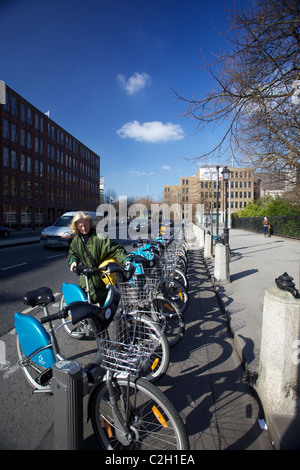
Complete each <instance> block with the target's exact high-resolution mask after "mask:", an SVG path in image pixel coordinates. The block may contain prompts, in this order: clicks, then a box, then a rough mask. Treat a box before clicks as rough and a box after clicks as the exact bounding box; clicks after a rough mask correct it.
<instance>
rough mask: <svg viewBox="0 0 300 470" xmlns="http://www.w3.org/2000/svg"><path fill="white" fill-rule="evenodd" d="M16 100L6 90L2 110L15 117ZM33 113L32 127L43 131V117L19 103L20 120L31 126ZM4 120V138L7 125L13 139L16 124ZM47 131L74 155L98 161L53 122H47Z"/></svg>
mask: <svg viewBox="0 0 300 470" xmlns="http://www.w3.org/2000/svg"><path fill="white" fill-rule="evenodd" d="M17 105H18V102H17V99H16V97H15V96H13V95H11V94H10V93H9V92H8V91H6V104H5V105H4V106H3V108H4V110H5V111H7V112H10V114H11V115H12V116H14V117H17V115H18V108H17ZM33 114H34V128H35V130H36V131H38V132H40V133H42V134H43V133H44V117H43V116H42V115H41V114H39V113H37V112H36V111H33V110H32V108H31V107H30V106H29V105H28V104H25V103H23V102H21V103H20V117H21V122H23V123H24V124H26V125H28V126H33ZM4 121H6V122H5V131H4V132H5V134H4V135H6V138H9V137H7V135H8V134H9V127H10V128H11V129H10V131H11V136H12V138H13V139H16V138H17V129H16V124H14V123H11V124H10V126H9V123H8V121H7V120H4ZM47 131H48V134H47V135H48V138H49V139H51V140H52V141H55V142H56V143H57V144H59V145H61V146H65V148H66V149H68V150H69V151H73V152H74V153H75V154H76V155H79V153H80V156H81V157H82V158H83V159H85V160H86V161H87V162H91V163H92V165H97V161H98V156H96V155H95V154H93V152H91V151H90V150H88V149H87V148H86V147H83V146H82V145H79V143H78V141H76V140H75V139H74V138H72V137H71V136H70V135H68V134H66V133H64V132H63V131H62V130H61V129H60V128H58V127H57V126H55V125H54V124H52V123H50V122H48V124H47ZM13 142H16V140H13Z"/></svg>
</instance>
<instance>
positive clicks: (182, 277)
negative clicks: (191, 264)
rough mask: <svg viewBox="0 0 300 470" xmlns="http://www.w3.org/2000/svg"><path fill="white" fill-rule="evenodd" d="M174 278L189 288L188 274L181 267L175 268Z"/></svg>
mask: <svg viewBox="0 0 300 470" xmlns="http://www.w3.org/2000/svg"><path fill="white" fill-rule="evenodd" d="M174 279H176V281H178V282H180V284H182V285H183V287H185V289H186V290H188V288H189V283H188V280H187V277H186V275H185V274H184V272H183V271H181V269H179V268H175V270H174Z"/></svg>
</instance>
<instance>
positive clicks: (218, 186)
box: [216, 165, 220, 237]
mask: <svg viewBox="0 0 300 470" xmlns="http://www.w3.org/2000/svg"><path fill="white" fill-rule="evenodd" d="M219 168H220V167H219V165H217V166H216V169H217V237H218V235H219V189H220V182H219Z"/></svg>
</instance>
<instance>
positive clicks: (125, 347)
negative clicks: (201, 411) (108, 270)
mask: <svg viewBox="0 0 300 470" xmlns="http://www.w3.org/2000/svg"><path fill="white" fill-rule="evenodd" d="M23 300H24V302H25V304H26V305H30V306H32V307H36V306H41V307H42V308H43V309H44V311H45V313H46V312H47V315H46V316H45V317H44V318H42V319H41V323H40V322H38V320H37V319H36V318H34V317H29V316H26V315H23V314H21V313H19V312H18V313H16V314H15V327H16V331H17V337H18V338H20V341H19V346H20V350H21V351H22V355H21V362H20V365H21V367H22V369H23V372H24V373H25V370H27V367H29V365H30V364H31V363H35V364H38V367H42V366H41V364H39V362H41V353H42V355H43V367H44V369H45V367H47V368H46V369H45V372H46V375H44V373H43V374H40V375H39V378H40V379H42V378H43V386H44V387H48V386H49V387H50V389H49V388H47V390H43V391H47V392H51V386H50V384H49V382H50V381H51V377H50V375H51V374H50V373H49V371H51V370H52V366H53V364H54V362H55V359H56V358H57V357H58V358H61V360H62V359H64V358H62V356H60V355H59V353H58V347H57V348H56V346H57V344H56V340H55V333H54V330H53V328H52V333H51V336H50V335H48V334H47V332H46V330H45V328H44V327H43V325H42V323H49V324H50V326H51V325H52V322H53V321H54V320H57V319H62V318H66V317H67V316H70V318H71V321H72V323H73V324H76V323H78V322H80V321H82V320H85V319H89V320H90V321H91V324H92V325H93V329H94V334H95V338H96V339H97V345H98V348H99V349H98V351H97V353H96V355H95V357H94V358H93V359H92V361H91V362H90V363H89V364H88V365H87V366H86V367H85V368H84V369H83V376H85V377H86V378H87V380H88V383H89V388H90V391H89V403H88V410H89V415H88V416H89V418H91V421H92V426H93V429H94V432H95V435H96V437H97V439H98V441H99V444H100V445H101V447H102V448H103V449H110V450H122V449H126V450H153V449H155V450H158V449H161V450H170V451H171V450H188V449H189V444H188V438H187V435H186V432H185V428H184V425H183V422H182V420H181V417H180V415H179V413H178V412H177V411H176V410H175V408H174V406H173V405H172V404H171V403H170V401H169V400H168V399H167V398H166V397H165V396H164V394H163V393H162V392H161V391H160V390H158V389H157V388H156V387H155V386H154V385H153V384H151V383H149V382H147V381H146V380H145V379H143V378H141V377H139V374H140V370H141V369H142V366H143V364H144V362H145V361H147V359H148V357H149V355H150V354H151V351H152V349H153V348H155V345H156V339H155V338H153V333H152V332H151V335H150V337H149V338H147V336H146V335H145V334H144V335H143V336H142V338H135V337H134V332H133V331H132V330H130V331H129V333H128V335H127V336H126V334H125V332H123V336H122V341H116V340H115V338H114V339H113V340H111V339H110V337H109V333H108V330H109V327H110V326H112V325H113V322H114V321H118V319H117V318H116V312H117V305H118V302H119V291H118V290H117V289H116V288H115V287H114V286H112V288H111V289H110V299H109V301H108V303H107V305H106V306H105V307H99V306H96V305H92V304H89V303H87V302H83V301H78V302H74V303H71V304H70V305H69V306H67V307H65V308H64V309H63V310H60V311H58V312H57V313H55V314H53V315H49V313H48V305H49V304H51V303H52V302H53V301H54V300H55V299H54V296H53V293H52V291H51V289H50V288H40V289H37V290H35V291H30V292H28V293H26V294H25V296H24V299H23ZM29 338H30V341H29ZM33 339H34V341H32V340H33ZM21 344H22V346H21ZM55 344H56V346H55ZM21 348H22V349H21ZM47 352H48V353H49V354H48V355H47V354H46V353H47ZM46 355H47V357H46ZM124 355H125V358H126V360H125V361H124ZM52 361H54V362H52ZM34 369H35V366H34ZM46 376H47V378H46ZM25 377H26V378H27V379H28V375H27V372H26V373H25ZM34 382H35V380H34ZM35 383H37V382H35ZM31 385H33V382H32V381H31ZM40 386H41V384H40Z"/></svg>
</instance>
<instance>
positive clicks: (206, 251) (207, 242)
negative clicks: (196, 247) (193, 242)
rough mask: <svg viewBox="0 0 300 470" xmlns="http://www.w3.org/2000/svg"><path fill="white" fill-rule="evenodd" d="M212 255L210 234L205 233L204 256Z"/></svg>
mask: <svg viewBox="0 0 300 470" xmlns="http://www.w3.org/2000/svg"><path fill="white" fill-rule="evenodd" d="M211 257H212V236H211V234H210V233H206V234H205V239H204V258H211Z"/></svg>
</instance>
